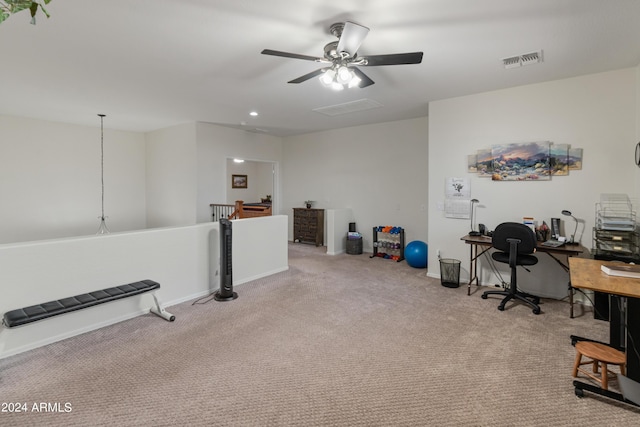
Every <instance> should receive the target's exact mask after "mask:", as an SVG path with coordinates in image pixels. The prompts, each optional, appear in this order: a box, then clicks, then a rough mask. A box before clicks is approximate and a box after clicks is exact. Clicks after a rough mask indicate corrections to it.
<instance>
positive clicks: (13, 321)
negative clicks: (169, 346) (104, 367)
mask: <svg viewBox="0 0 640 427" xmlns="http://www.w3.org/2000/svg"><path fill="white" fill-rule="evenodd" d="M157 289H160V283H158V282H154V281H153V280H141V281H139V282H133V283H129V284H127V285H122V286H116V287H114V288H107V289H102V290H99V291H94V292H89V293H87V294H81V295H76V296H74V297H69V298H63V299H59V300H55V301H49V302H45V303H43V304H38V305H32V306H30V307H24V308H19V309H17V310H11V311H8V312H6V313H5V314H4V318H3V319H2V323H4V325H5V326H6V327H8V328H14V327H16V326H22V325H26V324H29V323H33V322H36V321H38V320H44V319H48V318H50V317H54V316H58V315H60V314H65V313H70V312H72V311H78V310H82V309H85V308H89V307H93V306H96V305H99V304H103V303H105V302H110V301H116V300H119V299H123V298H128V297H131V296H134V295H140V294H143V293H145V292H150V291H156V290H157ZM153 300H154V301H155V303H156V305H155V307H152V308H151V312H152V313H154V314H156V315H158V316H160V317H162V318H163V319H165V320H168V321H169V322H173V321H174V320H175V316H174V315H172V314H169V313H167V312H166V311H165V310H164V308H162V306H161V305H160V302H159V301H158V298H157V297H156V295H155V293H154V294H153Z"/></svg>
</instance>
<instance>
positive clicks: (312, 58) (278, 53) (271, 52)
mask: <svg viewBox="0 0 640 427" xmlns="http://www.w3.org/2000/svg"><path fill="white" fill-rule="evenodd" d="M260 53H261V54H263V55H272V56H282V57H285V58H294V59H304V60H305V61H314V62H326V60H325V59H324V58H317V57H315V56H308V55H300V54H298V53H289V52H281V51H279V50H271V49H264V50H263V51H262V52H260Z"/></svg>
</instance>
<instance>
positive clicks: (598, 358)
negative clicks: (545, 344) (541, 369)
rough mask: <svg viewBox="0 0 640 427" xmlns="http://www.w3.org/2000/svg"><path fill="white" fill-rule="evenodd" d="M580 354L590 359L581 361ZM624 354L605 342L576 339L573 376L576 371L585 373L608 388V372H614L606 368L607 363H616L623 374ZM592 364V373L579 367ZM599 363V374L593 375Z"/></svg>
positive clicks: (605, 388)
mask: <svg viewBox="0 0 640 427" xmlns="http://www.w3.org/2000/svg"><path fill="white" fill-rule="evenodd" d="M582 356H584V357H588V358H590V359H592V360H590V361H587V362H583V361H582ZM626 361H627V359H626V356H625V354H624V353H623V352H621V351H619V350H616V349H615V348H613V347H610V346H608V345H605V344H600V343H597V342H591V341H578V342H577V343H576V361H575V363H574V365H573V376H574V377H576V376H577V375H578V371H580V372H582V373H583V374H585V375H587V376H588V377H589V378H593V379H594V380H596V381H598V382H599V383H600V384H602V389H603V390H608V386H609V375H608V373H609V372H610V373H612V374H613V373H614V372H612V371H610V370H609V369H608V368H607V365H618V366H619V367H620V373H621V374H622V375H625V364H626ZM589 363H590V364H592V365H593V373H591V372H587V371H586V370H584V369H581V368H580V366H581V365H586V364H589ZM600 364H602V369H601V373H600V376H595V375H594V374H597V373H598V369H599V366H600Z"/></svg>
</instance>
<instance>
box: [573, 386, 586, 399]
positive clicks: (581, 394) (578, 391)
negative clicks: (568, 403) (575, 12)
mask: <svg viewBox="0 0 640 427" xmlns="http://www.w3.org/2000/svg"><path fill="white" fill-rule="evenodd" d="M575 393H576V396H578V397H579V398H583V397H584V390H583V389H581V388H578V387H576V389H575Z"/></svg>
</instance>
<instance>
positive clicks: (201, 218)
mask: <svg viewBox="0 0 640 427" xmlns="http://www.w3.org/2000/svg"><path fill="white" fill-rule="evenodd" d="M196 144H197V170H198V177H197V185H198V189H197V190H198V191H197V198H196V221H197V222H198V223H200V222H207V221H211V207H210V206H209V205H210V204H212V203H225V201H226V200H227V185H229V187H230V184H229V183H228V179H227V171H226V169H227V167H226V162H227V159H229V158H241V159H245V160H256V161H268V162H274V163H275V169H276V174H275V183H276V184H275V188H274V190H273V194H272V195H273V196H274V206H273V207H274V210H273V212H274V214H277V213H283V212H281V209H280V202H279V200H278V197H277V196H278V195H279V194H281V193H282V188H281V185H280V178H279V176H280V173H279V170H280V162H281V161H282V139H281V138H278V137H274V136H271V135H264V134H257V133H252V132H245V131H242V130H237V129H232V128H226V127H222V126H218V125H213V124H210V123H196ZM229 175H230V174H229ZM284 213H285V214H286V212H284Z"/></svg>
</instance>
